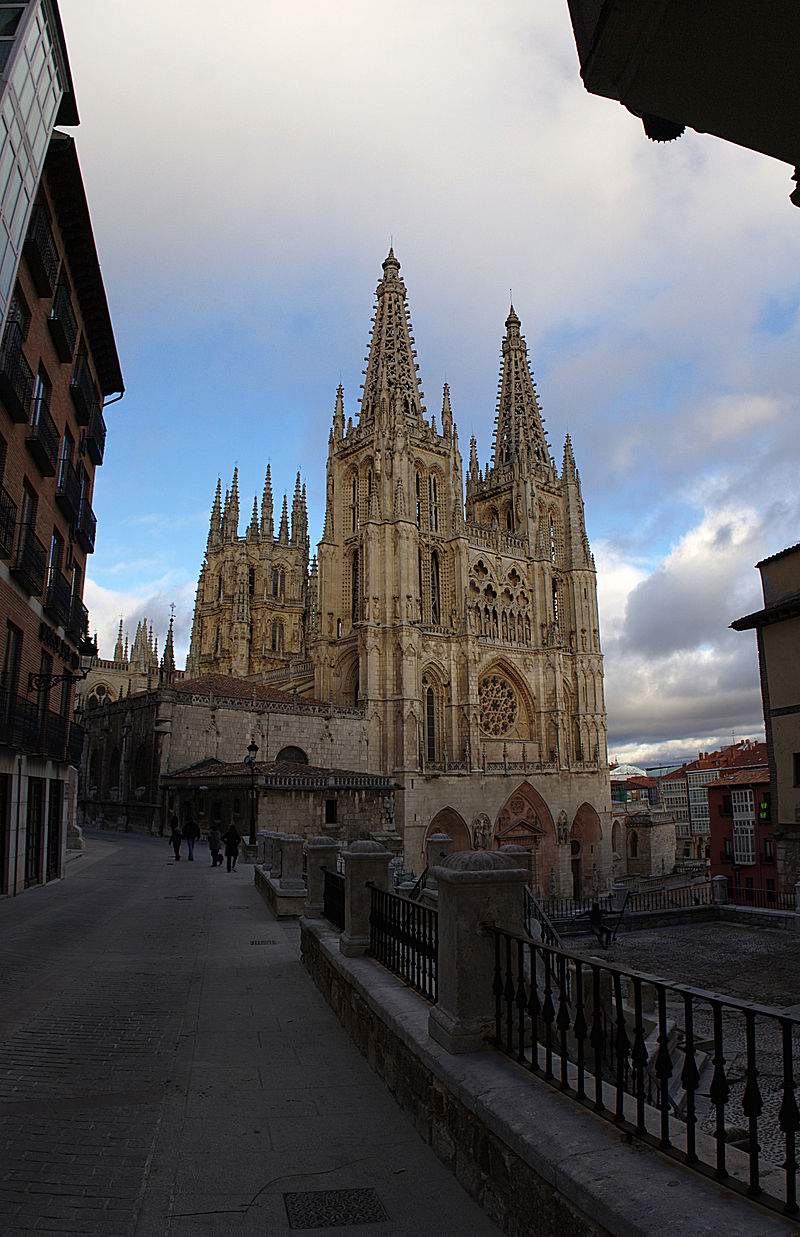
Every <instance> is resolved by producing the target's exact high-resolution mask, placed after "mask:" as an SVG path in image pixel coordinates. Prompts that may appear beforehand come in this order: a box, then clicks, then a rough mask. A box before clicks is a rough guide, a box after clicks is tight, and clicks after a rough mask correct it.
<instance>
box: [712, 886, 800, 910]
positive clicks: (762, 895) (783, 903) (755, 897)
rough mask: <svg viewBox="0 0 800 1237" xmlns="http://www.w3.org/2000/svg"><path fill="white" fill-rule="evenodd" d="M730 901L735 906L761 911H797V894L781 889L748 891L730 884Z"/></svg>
mask: <svg viewBox="0 0 800 1237" xmlns="http://www.w3.org/2000/svg"><path fill="white" fill-rule="evenodd" d="M728 901H729V902H732V903H733V905H734V906H757V907H758V908H759V909H760V910H768V911H793V910H794V909H795V901H796V898H795V892H794V890H793V889H792V890H789V891H788V892H787V891H785V890H781V889H747V888H744V889H742V888H739V889H737V888H736V886H735V885H734V884H733V881H729V882H728Z"/></svg>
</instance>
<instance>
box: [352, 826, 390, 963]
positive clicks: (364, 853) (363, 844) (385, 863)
mask: <svg viewBox="0 0 800 1237" xmlns="http://www.w3.org/2000/svg"><path fill="white" fill-rule="evenodd" d="M342 858H343V859H344V932H343V933H342V934H341V936H340V937H339V949H340V950H341V952H342V953H343V954H345V955H346V957H348V958H357V957H358V956H359V955H360V954H365V953H366V952H367V950H368V949H369V912H370V904H371V901H372V895H371V892H370V890H369V888H368V887H367V882H368V881H369V882H370V884H373V885H376V886H377V887H378V889H384V890H386V889H388V888H389V864H390V862H391V859H392V852H391V851H390V850H387V849H386V847H385V846H381V844H380V842H373V841H372V840H371V839H367V838H364V839H361V840H359V841H357V842H351V843H350V845H349V846H348V848H347V850H345V851H342Z"/></svg>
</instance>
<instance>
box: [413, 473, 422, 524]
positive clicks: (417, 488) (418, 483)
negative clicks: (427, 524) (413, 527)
mask: <svg viewBox="0 0 800 1237" xmlns="http://www.w3.org/2000/svg"><path fill="white" fill-rule="evenodd" d="M414 497H415V499H416V509H417V528H422V477H421V476H420V474H419V473H417V474H416V477H415V478H414Z"/></svg>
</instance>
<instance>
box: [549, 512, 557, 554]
mask: <svg viewBox="0 0 800 1237" xmlns="http://www.w3.org/2000/svg"><path fill="white" fill-rule="evenodd" d="M549 531H550V562H551V563H554V562H555V561H556V549H557V545H556V522H555V520H554V519H553V514H552V512H551V513H550V526H549Z"/></svg>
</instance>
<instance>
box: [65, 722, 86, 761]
mask: <svg viewBox="0 0 800 1237" xmlns="http://www.w3.org/2000/svg"><path fill="white" fill-rule="evenodd" d="M85 736H86V731H85V730H84V728H83V726H79V725H78V723H77V722H72V723H71V724H70V728H69V737H68V739H67V761H68V762H69V764H71V765H74V766H75V768H76V769H77V768H79V767H80V763H81V756H82V755H83V740H84V738H85Z"/></svg>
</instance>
